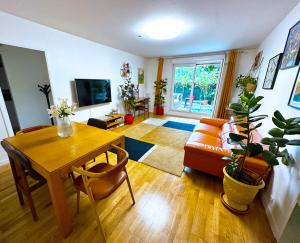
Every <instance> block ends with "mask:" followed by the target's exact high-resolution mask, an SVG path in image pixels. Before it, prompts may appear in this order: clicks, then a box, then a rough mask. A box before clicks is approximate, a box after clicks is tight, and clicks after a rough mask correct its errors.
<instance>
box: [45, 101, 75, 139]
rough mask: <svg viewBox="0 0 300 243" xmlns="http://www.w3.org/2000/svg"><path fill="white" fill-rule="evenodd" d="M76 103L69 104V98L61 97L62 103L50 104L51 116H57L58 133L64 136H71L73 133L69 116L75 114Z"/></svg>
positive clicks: (49, 112)
mask: <svg viewBox="0 0 300 243" xmlns="http://www.w3.org/2000/svg"><path fill="white" fill-rule="evenodd" d="M75 110H76V104H75V103H73V104H72V105H71V106H69V105H68V100H67V99H61V100H60V103H59V104H58V105H57V106H55V105H52V106H50V109H48V114H49V115H50V117H51V118H52V117H56V119H57V134H58V136H60V137H62V138H66V137H69V136H71V134H72V133H73V129H72V125H71V122H70V119H69V116H71V115H75V114H74V112H75Z"/></svg>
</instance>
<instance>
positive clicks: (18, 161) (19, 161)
mask: <svg viewBox="0 0 300 243" xmlns="http://www.w3.org/2000/svg"><path fill="white" fill-rule="evenodd" d="M1 145H2V147H3V149H4V150H5V151H6V153H7V155H8V157H9V158H11V159H12V160H13V161H14V163H15V166H16V168H18V170H17V171H16V172H17V174H18V176H21V177H22V176H23V173H22V172H23V171H24V173H25V174H26V173H27V174H28V175H30V176H31V177H32V178H33V179H35V180H38V181H39V180H41V179H42V178H41V175H40V174H38V173H37V172H36V171H35V170H33V169H32V168H31V164H30V161H29V160H28V159H27V158H26V157H25V156H24V155H23V154H22V153H21V152H20V151H18V150H16V149H15V148H14V147H12V146H11V145H10V144H8V143H7V142H5V141H1Z"/></svg>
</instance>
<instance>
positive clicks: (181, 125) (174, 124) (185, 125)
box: [163, 121, 195, 132]
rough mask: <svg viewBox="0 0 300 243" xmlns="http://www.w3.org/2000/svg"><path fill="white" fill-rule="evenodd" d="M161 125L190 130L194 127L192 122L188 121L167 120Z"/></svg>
mask: <svg viewBox="0 0 300 243" xmlns="http://www.w3.org/2000/svg"><path fill="white" fill-rule="evenodd" d="M163 127H169V128H174V129H179V130H184V131H189V132H192V131H193V130H194V128H195V125H194V124H188V123H181V122H174V121H168V122H166V123H165V124H164V125H163Z"/></svg>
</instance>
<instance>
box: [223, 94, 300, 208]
mask: <svg viewBox="0 0 300 243" xmlns="http://www.w3.org/2000/svg"><path fill="white" fill-rule="evenodd" d="M240 98H241V102H240V103H233V104H231V105H230V108H231V109H232V110H233V113H234V115H235V120H234V122H233V123H234V124H235V125H237V126H239V127H242V130H241V131H240V133H238V134H237V133H230V134H229V139H228V142H229V143H230V144H233V145H238V147H239V148H235V149H231V156H226V157H223V159H226V160H229V161H230V162H229V163H228V165H227V166H226V167H225V168H224V169H223V172H224V181H223V185H224V191H225V196H224V197H223V200H222V202H223V203H224V204H226V205H225V206H227V207H229V208H234V209H235V211H236V212H245V211H247V208H248V204H250V203H251V202H252V200H253V199H254V197H255V195H256V194H257V192H258V190H259V189H261V188H263V187H264V181H263V178H264V176H265V175H266V173H268V172H269V170H270V167H271V166H275V165H278V164H279V160H278V158H281V161H282V163H283V164H286V165H290V164H292V163H293V161H294V160H293V158H292V156H291V155H290V154H289V152H288V150H287V149H286V148H285V147H286V146H287V145H294V146H298V145H300V140H298V139H293V140H289V139H287V138H285V137H284V136H285V135H297V134H300V118H289V119H285V118H284V117H283V116H282V114H281V113H280V112H279V111H275V112H274V116H273V118H272V121H273V123H274V124H275V126H276V128H272V129H271V130H270V131H269V134H270V135H271V136H272V137H266V138H263V139H262V140H261V142H262V143H263V144H266V145H269V147H268V149H265V150H264V148H263V146H262V145H261V144H260V143H257V142H253V135H254V134H253V132H254V130H255V129H257V128H258V127H260V126H261V125H262V122H260V121H261V120H263V119H265V118H266V117H267V115H255V114H253V113H255V112H256V111H258V109H259V108H260V106H261V104H259V102H260V101H261V100H262V99H263V98H264V97H263V96H257V97H255V95H254V94H253V93H248V92H245V93H244V95H242V96H241V97H240ZM257 122H259V123H257ZM249 157H261V158H263V159H264V160H265V161H266V162H267V163H268V165H269V167H268V168H267V170H266V171H265V172H264V173H262V174H260V175H258V174H256V173H254V172H252V171H250V170H249V169H246V168H245V163H246V160H247V158H249Z"/></svg>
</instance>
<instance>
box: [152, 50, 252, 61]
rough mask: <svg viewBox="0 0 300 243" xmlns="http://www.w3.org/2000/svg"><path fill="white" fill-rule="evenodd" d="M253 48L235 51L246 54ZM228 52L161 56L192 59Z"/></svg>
mask: <svg viewBox="0 0 300 243" xmlns="http://www.w3.org/2000/svg"><path fill="white" fill-rule="evenodd" d="M254 49H255V48H251V49H236V51H237V52H238V53H246V52H247V51H248V50H254ZM229 52H230V50H227V51H218V52H202V53H196V54H188V55H175V56H162V58H164V59H166V60H167V59H174V58H192V57H200V56H213V55H220V54H227V53H229ZM149 58H160V57H149Z"/></svg>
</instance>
